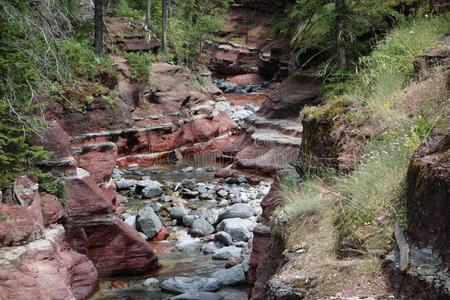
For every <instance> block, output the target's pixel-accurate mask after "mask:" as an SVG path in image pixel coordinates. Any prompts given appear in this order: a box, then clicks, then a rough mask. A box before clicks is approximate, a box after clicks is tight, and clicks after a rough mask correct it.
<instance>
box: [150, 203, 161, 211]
mask: <svg viewBox="0 0 450 300" xmlns="http://www.w3.org/2000/svg"><path fill="white" fill-rule="evenodd" d="M150 206H151V207H152V208H153V211H154V212H159V211H160V210H161V208H162V205H161V203H158V202H155V203H152V204H150Z"/></svg>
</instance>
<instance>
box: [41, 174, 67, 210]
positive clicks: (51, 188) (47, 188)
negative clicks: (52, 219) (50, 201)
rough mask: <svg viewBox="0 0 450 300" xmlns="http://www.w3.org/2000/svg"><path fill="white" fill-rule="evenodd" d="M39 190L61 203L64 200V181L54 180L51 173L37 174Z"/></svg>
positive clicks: (65, 196)
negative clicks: (54, 197)
mask: <svg viewBox="0 0 450 300" xmlns="http://www.w3.org/2000/svg"><path fill="white" fill-rule="evenodd" d="M37 182H38V184H39V192H41V193H48V194H51V195H54V196H56V197H57V198H58V200H59V201H60V202H61V203H63V204H64V203H65V202H66V198H67V194H66V183H65V182H64V181H61V180H55V178H54V177H53V175H52V174H51V173H40V174H38V176H37Z"/></svg>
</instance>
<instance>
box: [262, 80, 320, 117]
mask: <svg viewBox="0 0 450 300" xmlns="http://www.w3.org/2000/svg"><path fill="white" fill-rule="evenodd" d="M319 87H320V86H319V84H318V83H317V82H316V81H315V79H314V78H311V77H304V76H303V77H298V76H295V75H291V76H289V77H288V78H286V79H285V80H284V81H282V82H281V83H280V84H279V85H278V86H276V87H275V88H274V89H273V90H272V91H271V92H269V95H268V96H269V99H268V100H266V101H265V102H264V103H263V104H262V106H261V109H260V110H259V111H258V112H257V114H258V115H260V116H264V117H266V118H268V119H284V118H297V117H298V114H299V112H300V110H301V109H302V108H303V106H305V105H313V104H318V103H319V102H320V98H319Z"/></svg>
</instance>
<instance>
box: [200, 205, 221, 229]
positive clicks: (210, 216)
mask: <svg viewBox="0 0 450 300" xmlns="http://www.w3.org/2000/svg"><path fill="white" fill-rule="evenodd" d="M219 215H220V212H219V210H218V209H214V208H213V209H208V210H205V211H202V213H201V214H200V218H203V219H205V220H206V221H207V222H208V223H209V224H211V225H215V224H217V222H218V221H219Z"/></svg>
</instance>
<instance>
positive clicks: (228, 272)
mask: <svg viewBox="0 0 450 300" xmlns="http://www.w3.org/2000/svg"><path fill="white" fill-rule="evenodd" d="M211 277H212V278H216V279H217V280H219V282H220V283H221V284H222V285H223V286H230V285H239V284H245V283H247V279H246V278H245V272H244V267H243V266H242V264H239V265H236V266H234V267H232V268H230V269H223V270H219V271H216V272H214V273H212V274H211Z"/></svg>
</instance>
